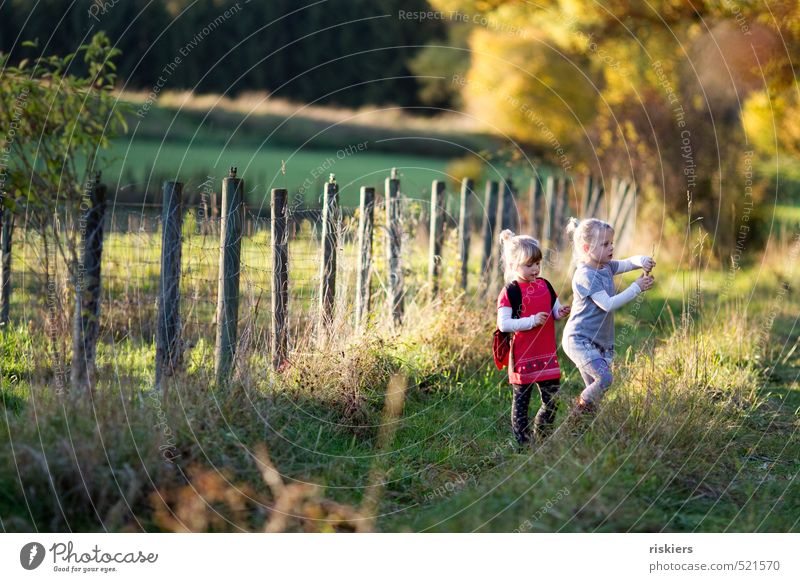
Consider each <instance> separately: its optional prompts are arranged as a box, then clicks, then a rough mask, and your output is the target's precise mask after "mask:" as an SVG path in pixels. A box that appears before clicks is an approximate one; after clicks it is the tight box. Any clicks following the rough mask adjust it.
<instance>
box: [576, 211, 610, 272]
mask: <svg viewBox="0 0 800 582" xmlns="http://www.w3.org/2000/svg"><path fill="white" fill-rule="evenodd" d="M606 230H610V231H611V232H614V227H613V226H611V225H610V224H609V223H607V222H606V221H604V220H600V219H599V218H584V219H583V220H578V219H577V218H575V217H572V218H570V219H569V222H567V236H568V237H569V239H570V240H571V241H572V248H573V254H574V257H575V259H576V260H581V261H582V260H585V259H586V252H585V251H584V250H583V245H585V244H587V245H589V247H590V248H591V247H592V246H594V244H595V243H596V242H597V241H598V239H599V238H600V234H601V233H602V232H604V231H606Z"/></svg>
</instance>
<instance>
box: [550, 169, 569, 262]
mask: <svg viewBox="0 0 800 582" xmlns="http://www.w3.org/2000/svg"><path fill="white" fill-rule="evenodd" d="M567 203H568V200H567V179H566V178H564V177H562V178H558V180H556V202H555V211H554V216H553V226H552V234H551V237H552V239H553V246H554V247H555V248H557V249H560V248H561V241H562V239H563V236H562V235H563V234H564V218H565V216H566V213H567Z"/></svg>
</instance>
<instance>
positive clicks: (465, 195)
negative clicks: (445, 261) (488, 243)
mask: <svg viewBox="0 0 800 582" xmlns="http://www.w3.org/2000/svg"><path fill="white" fill-rule="evenodd" d="M472 188H473V182H472V180H471V179H470V178H464V179H463V180H462V181H461V207H460V210H459V213H458V259H459V262H460V263H461V288H462V289H463V290H464V291H466V290H467V263H468V262H469V235H470V230H471V228H470V219H469V200H470V198H471V197H472Z"/></svg>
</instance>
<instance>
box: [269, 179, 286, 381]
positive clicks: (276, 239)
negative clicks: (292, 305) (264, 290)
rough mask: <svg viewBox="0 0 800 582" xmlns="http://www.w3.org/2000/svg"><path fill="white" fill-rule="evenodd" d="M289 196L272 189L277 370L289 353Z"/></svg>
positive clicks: (274, 323) (274, 338)
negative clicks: (287, 201)
mask: <svg viewBox="0 0 800 582" xmlns="http://www.w3.org/2000/svg"><path fill="white" fill-rule="evenodd" d="M286 199H287V192H286V190H285V189H284V188H273V189H272V200H271V207H272V225H271V227H270V229H271V233H270V234H271V235H272V368H273V369H275V370H277V369H279V368H280V367H281V366H282V365H283V363H284V362H285V361H286V356H287V354H288V352H289V327H288V325H287V321H288V308H289V237H288V236H287V235H288V229H287V225H286V223H287V221H288V207H287V204H286Z"/></svg>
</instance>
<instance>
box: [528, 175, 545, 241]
mask: <svg viewBox="0 0 800 582" xmlns="http://www.w3.org/2000/svg"><path fill="white" fill-rule="evenodd" d="M529 193H530V197H529V199H528V204H530V215H531V217H530V224H529V228H530V231H531V236H532V237H534V238H537V239H541V238H542V224H543V223H544V221H543V220H542V208H543V204H542V182H541V180H539V176H538V175H537V176H534V177H533V178H531V187H530V190H529Z"/></svg>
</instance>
